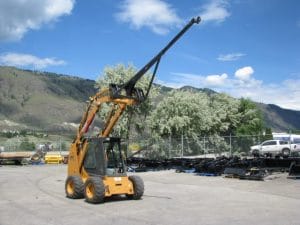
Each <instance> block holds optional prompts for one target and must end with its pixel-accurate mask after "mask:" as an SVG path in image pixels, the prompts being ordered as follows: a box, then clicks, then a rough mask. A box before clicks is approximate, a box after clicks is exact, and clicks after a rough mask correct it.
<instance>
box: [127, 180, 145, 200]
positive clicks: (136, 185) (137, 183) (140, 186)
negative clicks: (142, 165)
mask: <svg viewBox="0 0 300 225" xmlns="http://www.w3.org/2000/svg"><path fill="white" fill-rule="evenodd" d="M128 179H129V180H130V181H131V182H132V185H133V191H134V193H133V195H127V197H128V198H129V199H134V200H138V199H141V197H142V196H143V194H144V181H143V180H142V178H140V177H139V176H129V177H128Z"/></svg>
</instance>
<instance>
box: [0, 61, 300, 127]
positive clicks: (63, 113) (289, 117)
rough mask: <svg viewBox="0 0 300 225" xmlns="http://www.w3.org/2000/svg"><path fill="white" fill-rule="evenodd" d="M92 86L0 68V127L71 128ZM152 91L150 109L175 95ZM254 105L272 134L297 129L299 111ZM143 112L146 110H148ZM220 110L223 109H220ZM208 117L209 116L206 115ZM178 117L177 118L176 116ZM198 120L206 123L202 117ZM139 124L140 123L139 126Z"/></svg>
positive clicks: (66, 78) (72, 79)
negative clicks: (153, 92) (153, 94)
mask: <svg viewBox="0 0 300 225" xmlns="http://www.w3.org/2000/svg"><path fill="white" fill-rule="evenodd" d="M111 69H112V68H111ZM107 82H108V81H107ZM95 86H96V82H95V81H93V80H85V79H82V78H78V77H73V76H66V75H58V74H54V73H48V72H36V71H29V70H21V69H17V68H14V67H0V128H2V129H19V130H20V129H39V130H46V131H47V130H48V131H49V130H52V131H57V130H68V129H75V128H76V123H78V122H79V121H80V118H81V116H82V113H83V111H84V109H85V102H86V101H87V100H88V97H89V96H91V95H94V93H95V92H96V91H97V88H96V87H95ZM98 86H99V84H98ZM100 86H101V85H100ZM155 90H156V91H158V93H157V95H156V96H154V98H153V103H152V106H151V110H154V109H155V108H156V107H162V106H161V105H162V104H163V100H165V101H167V99H165V98H170V96H172V95H173V97H174V95H175V94H174V90H173V89H172V88H169V87H164V86H161V85H155ZM178 91H182V92H191V93H199V98H202V100H205V99H206V98H208V99H209V101H211V102H212V103H213V102H215V103H216V101H213V99H216V98H221V96H222V95H219V94H218V93H216V92H214V91H213V90H210V89H205V88H204V89H198V88H194V87H182V88H181V89H179V90H177V92H178ZM172 92H173V93H172ZM201 93H202V94H204V95H202V94H201ZM200 95H201V96H200ZM203 96H206V97H205V98H204V97H203ZM213 96H214V97H213ZM216 96H219V97H216ZM226 99H227V101H229V102H235V101H236V100H234V99H233V98H230V97H229V96H228V97H226ZM165 104H167V103H165ZM172 104H173V103H172ZM197 104H198V106H199V107H200V108H201V107H202V108H203V110H204V109H205V105H201V104H202V103H201V100H200V99H199V102H198V103H197ZM228 106H230V104H229V105H228ZM257 106H258V107H259V108H260V109H261V111H262V115H263V121H264V125H265V126H266V127H271V128H272V129H273V130H274V131H287V130H288V129H298V130H299V129H300V112H299V111H293V110H287V109H282V108H280V107H278V106H276V105H266V104H257ZM230 107H231V106H230ZM230 107H229V108H228V110H229V111H230V110H232V109H233V108H232V107H231V108H230ZM173 108H174V110H175V109H176V108H177V106H176V104H175V103H174V105H173ZM147 110H148V111H149V110H150V108H147ZM222 110H227V109H225V108H222ZM228 110H227V111H228ZM218 111H221V110H213V112H216V113H217V112H218ZM149 112H151V113H150V114H151V115H148V117H149V116H152V117H154V116H155V112H154V111H149ZM209 115H213V114H212V113H210V114H209ZM158 116H161V115H158ZM221 116H222V115H221V114H218V115H215V121H216V120H217V119H220V118H221ZM223 116H224V115H223ZM179 117H180V115H178V118H179ZM183 118H184V117H182V118H181V119H183ZM152 119H153V118H152ZM154 120H155V119H154ZM200 121H202V123H204V124H205V123H207V124H208V121H205V118H202V119H201V120H200ZM143 122H144V121H141V123H143ZM74 123H75V124H74ZM174 123H175V124H177V125H176V126H180V121H177V122H176V121H174ZM153 124H155V121H153ZM223 125H224V124H223ZM218 126H219V125H218ZM136 128H138V126H137V127H136ZM153 128H154V127H153Z"/></svg>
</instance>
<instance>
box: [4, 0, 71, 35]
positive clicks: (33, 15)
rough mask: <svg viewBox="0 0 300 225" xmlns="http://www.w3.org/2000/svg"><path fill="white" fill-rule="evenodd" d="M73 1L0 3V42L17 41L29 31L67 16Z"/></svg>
mask: <svg viewBox="0 0 300 225" xmlns="http://www.w3.org/2000/svg"><path fill="white" fill-rule="evenodd" d="M74 3H75V0H43V1H36V0H9V1H0V41H17V40H20V39H22V37H23V36H24V35H25V33H26V32H28V31H29V30H32V29H34V30H36V29H39V28H40V27H41V26H42V25H44V24H47V23H51V22H54V21H56V20H57V19H58V18H59V17H61V16H63V15H69V14H70V13H71V11H72V9H73V6H74Z"/></svg>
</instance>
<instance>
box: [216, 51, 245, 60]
mask: <svg viewBox="0 0 300 225" xmlns="http://www.w3.org/2000/svg"><path fill="white" fill-rule="evenodd" d="M243 56H245V54H243V53H230V54H226V55H223V54H221V55H219V56H218V58H217V59H218V60H219V61H236V60H239V59H240V58H241V57H243Z"/></svg>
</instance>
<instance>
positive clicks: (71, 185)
mask: <svg viewBox="0 0 300 225" xmlns="http://www.w3.org/2000/svg"><path fill="white" fill-rule="evenodd" d="M65 191H66V196H67V197H68V198H73V199H77V198H83V182H82V180H81V177H80V176H68V177H67V179H66V183H65Z"/></svg>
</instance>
